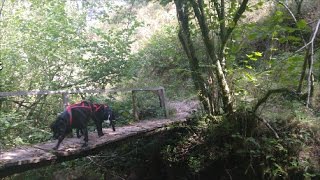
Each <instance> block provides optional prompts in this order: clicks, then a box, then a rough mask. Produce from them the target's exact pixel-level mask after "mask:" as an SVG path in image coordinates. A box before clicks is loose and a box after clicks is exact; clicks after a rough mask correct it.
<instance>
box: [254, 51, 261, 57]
mask: <svg viewBox="0 0 320 180" xmlns="http://www.w3.org/2000/svg"><path fill="white" fill-rule="evenodd" d="M254 55H255V56H257V57H262V53H261V52H254Z"/></svg>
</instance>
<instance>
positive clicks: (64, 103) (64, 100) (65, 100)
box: [62, 93, 69, 109]
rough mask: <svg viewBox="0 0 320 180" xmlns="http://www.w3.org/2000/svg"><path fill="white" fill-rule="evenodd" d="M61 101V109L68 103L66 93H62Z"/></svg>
mask: <svg viewBox="0 0 320 180" xmlns="http://www.w3.org/2000/svg"><path fill="white" fill-rule="evenodd" d="M62 103H63V109H66V107H67V106H68V104H69V98H68V94H67V93H62Z"/></svg>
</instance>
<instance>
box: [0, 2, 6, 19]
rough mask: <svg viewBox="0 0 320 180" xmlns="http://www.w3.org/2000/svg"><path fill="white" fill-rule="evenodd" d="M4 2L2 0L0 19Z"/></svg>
mask: <svg viewBox="0 0 320 180" xmlns="http://www.w3.org/2000/svg"><path fill="white" fill-rule="evenodd" d="M5 1H6V0H2V4H1V8H0V17H1V14H2V10H3V7H4V2H5Z"/></svg>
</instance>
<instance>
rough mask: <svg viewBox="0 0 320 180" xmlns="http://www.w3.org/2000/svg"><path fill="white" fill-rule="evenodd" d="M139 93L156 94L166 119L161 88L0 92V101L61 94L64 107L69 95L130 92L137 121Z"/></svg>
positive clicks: (162, 89)
mask: <svg viewBox="0 0 320 180" xmlns="http://www.w3.org/2000/svg"><path fill="white" fill-rule="evenodd" d="M139 91H151V92H153V93H155V94H157V95H158V97H159V101H160V107H162V108H163V109H164V114H165V117H166V118H168V110H167V105H166V97H165V90H164V88H163V87H156V88H150V87H148V88H140V89H95V90H57V91H50V90H35V91H17V92H0V99H1V98H3V97H13V96H30V95H53V94H61V95H62V102H63V106H64V107H66V106H67V105H68V103H69V98H68V95H69V94H84V93H97V94H107V93H114V92H132V105H133V116H134V119H135V120H139V113H138V107H137V97H136V93H137V92H139Z"/></svg>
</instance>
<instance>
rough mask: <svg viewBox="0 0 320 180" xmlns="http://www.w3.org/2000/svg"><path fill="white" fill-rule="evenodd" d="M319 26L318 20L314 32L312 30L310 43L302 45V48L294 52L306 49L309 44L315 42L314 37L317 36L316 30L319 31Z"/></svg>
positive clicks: (319, 21)
mask: <svg viewBox="0 0 320 180" xmlns="http://www.w3.org/2000/svg"><path fill="white" fill-rule="evenodd" d="M319 26H320V19H319V20H318V23H317V26H316V28H315V30H314V32H313V36H312V38H311V40H310V42H308V43H307V44H306V45H304V46H303V47H301V48H300V49H298V50H297V51H296V52H299V51H301V50H302V49H304V48H306V47H307V46H309V45H310V44H311V43H313V42H314V40H315V38H316V36H317V33H318V30H319Z"/></svg>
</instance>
